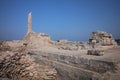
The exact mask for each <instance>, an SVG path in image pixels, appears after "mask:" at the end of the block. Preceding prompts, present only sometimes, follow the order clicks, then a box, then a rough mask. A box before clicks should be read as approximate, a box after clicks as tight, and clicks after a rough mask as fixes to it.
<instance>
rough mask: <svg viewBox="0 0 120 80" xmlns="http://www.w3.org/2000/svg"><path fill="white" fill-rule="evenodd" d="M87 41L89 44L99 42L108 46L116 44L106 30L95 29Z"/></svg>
mask: <svg viewBox="0 0 120 80" xmlns="http://www.w3.org/2000/svg"><path fill="white" fill-rule="evenodd" d="M89 42H90V43H91V44H99V45H102V46H110V45H116V44H117V43H116V42H115V40H114V38H113V36H112V35H111V34H109V33H107V32H104V31H95V32H92V34H91V36H90V38H89Z"/></svg>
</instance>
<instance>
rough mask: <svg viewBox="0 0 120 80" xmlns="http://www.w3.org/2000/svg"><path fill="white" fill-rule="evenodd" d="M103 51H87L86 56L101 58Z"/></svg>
mask: <svg viewBox="0 0 120 80" xmlns="http://www.w3.org/2000/svg"><path fill="white" fill-rule="evenodd" d="M103 54H104V51H103V50H88V52H87V55H95V56H103Z"/></svg>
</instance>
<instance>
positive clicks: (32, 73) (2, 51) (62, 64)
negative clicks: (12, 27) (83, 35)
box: [0, 13, 120, 80]
mask: <svg viewBox="0 0 120 80" xmlns="http://www.w3.org/2000/svg"><path fill="white" fill-rule="evenodd" d="M119 79H120V46H119V45H117V42H116V41H115V39H114V38H113V36H112V34H110V33H107V32H105V31H94V32H92V34H91V35H90V38H89V41H88V42H72V41H68V40H58V41H52V40H51V38H50V36H49V35H48V34H45V33H36V32H34V31H33V30H32V13H29V14H28V32H27V33H26V35H25V36H24V38H23V40H14V41H1V42H0V80H119Z"/></svg>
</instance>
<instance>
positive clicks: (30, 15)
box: [28, 12, 32, 33]
mask: <svg viewBox="0 0 120 80" xmlns="http://www.w3.org/2000/svg"><path fill="white" fill-rule="evenodd" d="M30 32H32V13H31V12H30V13H29V14H28V33H30Z"/></svg>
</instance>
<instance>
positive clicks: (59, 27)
mask: <svg viewBox="0 0 120 80" xmlns="http://www.w3.org/2000/svg"><path fill="white" fill-rule="evenodd" d="M29 12H32V22H33V24H32V26H33V31H35V32H41V33H46V34H49V35H50V36H51V39H52V40H59V39H67V40H70V41H87V40H88V39H89V36H90V34H91V32H92V31H96V30H102V31H106V32H109V33H111V34H113V37H114V38H120V0H0V40H21V39H23V37H24V35H25V34H26V32H27V16H28V13H29Z"/></svg>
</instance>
